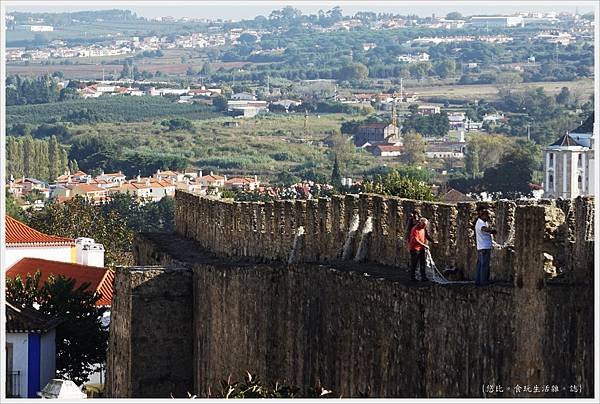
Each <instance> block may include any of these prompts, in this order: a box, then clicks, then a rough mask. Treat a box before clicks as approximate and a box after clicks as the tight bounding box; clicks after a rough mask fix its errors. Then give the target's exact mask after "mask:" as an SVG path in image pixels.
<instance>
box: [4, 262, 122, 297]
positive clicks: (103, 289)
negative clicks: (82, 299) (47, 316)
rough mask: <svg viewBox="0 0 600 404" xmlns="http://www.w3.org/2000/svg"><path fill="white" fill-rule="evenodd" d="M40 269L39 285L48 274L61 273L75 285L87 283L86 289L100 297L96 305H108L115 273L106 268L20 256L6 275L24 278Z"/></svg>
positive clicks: (56, 274)
mask: <svg viewBox="0 0 600 404" xmlns="http://www.w3.org/2000/svg"><path fill="white" fill-rule="evenodd" d="M38 270H39V271H40V273H41V276H40V286H42V285H43V284H44V282H45V281H46V279H48V277H49V276H50V275H54V276H59V275H63V276H64V277H65V278H71V279H74V280H75V287H79V286H81V285H82V284H86V283H87V284H89V286H88V290H93V291H95V292H98V293H99V294H100V295H102V297H101V298H100V300H98V302H96V306H110V304H111V301H112V295H113V280H114V277H115V274H114V272H113V271H112V270H110V269H108V268H99V267H91V266H87V265H80V264H71V263H69V262H59V261H50V260H44V259H40V258H21V259H20V260H19V261H17V262H16V263H15V264H14V265H13V266H12V267H10V268H9V269H8V271H6V276H7V277H10V278H15V277H17V275H21V279H25V277H26V276H27V274H32V275H33V274H35V273H36V272H37V271H38Z"/></svg>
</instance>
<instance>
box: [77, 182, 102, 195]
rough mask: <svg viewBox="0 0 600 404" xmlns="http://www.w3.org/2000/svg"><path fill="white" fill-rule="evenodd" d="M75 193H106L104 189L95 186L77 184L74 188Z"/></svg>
mask: <svg viewBox="0 0 600 404" xmlns="http://www.w3.org/2000/svg"><path fill="white" fill-rule="evenodd" d="M72 189H73V191H80V192H85V193H86V194H87V193H89V192H105V191H106V190H105V189H104V188H100V187H99V186H97V185H94V184H77V185H75V186H74V187H73V188H72Z"/></svg>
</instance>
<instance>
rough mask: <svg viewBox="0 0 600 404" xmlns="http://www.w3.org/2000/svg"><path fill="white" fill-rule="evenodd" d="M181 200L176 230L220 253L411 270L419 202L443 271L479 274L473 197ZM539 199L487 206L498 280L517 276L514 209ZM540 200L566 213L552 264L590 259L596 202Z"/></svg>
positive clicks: (552, 247) (567, 266)
mask: <svg viewBox="0 0 600 404" xmlns="http://www.w3.org/2000/svg"><path fill="white" fill-rule="evenodd" d="M176 200H177V204H176V212H175V223H176V231H177V232H178V233H179V234H181V235H183V236H184V237H187V238H190V239H193V240H195V241H197V242H198V244H199V245H200V246H202V247H204V248H206V249H208V250H210V251H213V252H215V253H217V254H220V255H223V256H227V257H251V258H259V259H264V260H274V261H284V262H330V261H335V260H340V259H341V260H356V259H358V260H361V261H365V262H373V263H380V264H384V265H391V266H398V267H406V266H407V263H408V261H409V255H408V249H407V241H408V240H407V234H408V231H409V229H408V228H407V223H408V216H409V215H410V213H411V212H412V211H413V209H414V208H415V207H417V206H418V207H419V208H420V209H421V212H422V215H423V216H424V217H426V218H428V219H429V220H430V229H429V230H430V234H431V236H432V238H433V239H434V240H435V241H436V242H435V243H433V244H432V246H431V254H432V257H433V259H434V261H435V262H436V265H437V266H438V268H439V269H440V270H443V269H445V268H455V269H457V270H459V271H460V272H461V273H462V274H463V276H464V277H465V278H466V279H474V278H475V263H476V261H477V251H476V247H475V232H474V226H473V223H474V222H475V220H476V219H477V205H478V204H476V203H474V202H465V203H458V204H456V205H452V204H443V203H431V202H418V201H414V200H409V199H401V198H396V197H385V196H381V195H370V194H362V195H360V196H358V197H357V196H355V195H346V196H334V197H332V198H331V199H325V198H319V199H318V200H308V201H304V200H299V201H276V202H269V203H261V202H233V201H229V200H215V199H210V198H205V197H200V196H197V195H193V194H190V193H186V192H179V191H178V192H177V194H176ZM534 203H535V202H531V201H524V202H521V201H518V204H517V203H515V202H511V201H500V202H495V203H488V204H485V205H486V206H489V207H490V209H491V211H492V212H493V214H494V216H495V217H494V226H495V227H496V228H497V230H498V234H497V235H496V236H495V241H496V242H497V243H498V244H499V245H501V246H502V247H501V248H496V249H494V250H493V251H492V264H491V273H492V278H493V279H494V280H499V281H512V280H513V277H514V271H513V267H514V261H515V259H516V254H515V248H514V245H515V243H516V236H517V234H516V232H515V229H516V224H515V217H516V212H517V210H518V209H524V208H525V207H526V206H528V205H531V204H534ZM541 203H542V204H541V205H540V206H547V207H548V209H552V210H553V211H556V212H563V214H564V215H565V216H566V218H562V217H561V218H556V220H558V221H559V222H560V225H558V224H557V226H560V228H561V231H562V232H563V234H560V235H557V236H553V237H554V238H555V239H560V240H561V241H557V242H554V243H547V244H548V245H547V246H546V247H547V248H546V249H547V250H548V251H546V252H547V253H548V254H550V255H552V257H553V258H555V259H557V260H558V261H556V262H555V266H558V267H559V268H560V269H562V270H572V269H573V268H576V267H579V266H581V264H589V263H590V262H592V263H593V253H592V255H591V256H588V255H586V253H585V251H587V250H586V248H588V247H586V241H587V240H593V225H590V224H589V223H593V209H594V204H593V199H592V198H578V199H576V200H574V201H560V202H559V204H558V205H556V204H552V203H551V202H550V201H542V202H541ZM584 223H588V224H585V225H583V224H584ZM300 229H301V230H300ZM521 236H522V237H529V235H526V234H523V235H521ZM531 236H533V235H531ZM538 237H541V235H540V236H538ZM553 240H554V239H553ZM361 244H362V245H361ZM574 256H577V257H579V258H578V259H573V258H574ZM582 259H583V261H585V262H582V261H581V260H582ZM574 263H575V264H574Z"/></svg>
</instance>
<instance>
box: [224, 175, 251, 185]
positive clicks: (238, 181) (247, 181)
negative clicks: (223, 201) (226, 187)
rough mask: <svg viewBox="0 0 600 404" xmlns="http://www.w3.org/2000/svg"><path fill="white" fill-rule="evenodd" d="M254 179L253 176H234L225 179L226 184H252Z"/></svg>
mask: <svg viewBox="0 0 600 404" xmlns="http://www.w3.org/2000/svg"><path fill="white" fill-rule="evenodd" d="M255 182H256V181H255V180H254V178H242V177H234V178H231V179H228V180H227V181H225V183H226V184H253V183H255Z"/></svg>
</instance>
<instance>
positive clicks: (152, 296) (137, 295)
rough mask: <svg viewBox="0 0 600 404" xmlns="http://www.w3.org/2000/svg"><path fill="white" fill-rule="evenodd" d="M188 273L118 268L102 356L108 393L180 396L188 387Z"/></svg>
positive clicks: (190, 307) (190, 360)
mask: <svg viewBox="0 0 600 404" xmlns="http://www.w3.org/2000/svg"><path fill="white" fill-rule="evenodd" d="M192 310H193V297H192V273H191V271H189V270H185V269H169V268H164V267H144V268H141V267H133V268H118V269H117V273H116V276H115V283H114V294H113V306H112V311H111V326H110V337H109V352H108V360H107V369H108V370H107V379H106V393H107V396H108V397H139V398H142V397H148V398H149V397H169V395H170V394H173V395H175V396H178V397H184V396H185V395H186V393H187V392H188V391H190V389H191V386H192V375H193V373H192V363H193V342H192V341H193V340H192V335H193V333H192V332H193V329H192V318H193V313H192Z"/></svg>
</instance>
